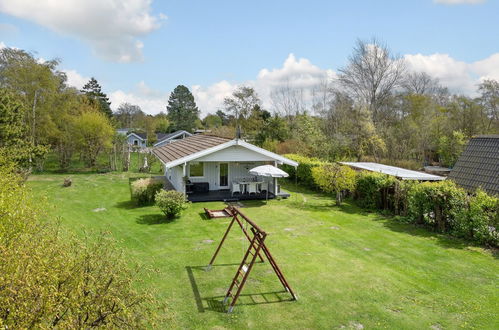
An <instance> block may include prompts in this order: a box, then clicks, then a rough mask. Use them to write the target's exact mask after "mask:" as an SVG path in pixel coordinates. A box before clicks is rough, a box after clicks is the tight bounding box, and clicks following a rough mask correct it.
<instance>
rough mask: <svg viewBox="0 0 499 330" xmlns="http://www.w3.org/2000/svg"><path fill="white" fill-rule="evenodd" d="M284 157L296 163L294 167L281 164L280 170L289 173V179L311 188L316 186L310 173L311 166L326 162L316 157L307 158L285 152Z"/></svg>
mask: <svg viewBox="0 0 499 330" xmlns="http://www.w3.org/2000/svg"><path fill="white" fill-rule="evenodd" d="M284 157H286V158H289V159H291V160H294V161H295V162H297V163H298V167H297V168H296V170H295V168H294V167H293V166H289V165H282V166H281V167H282V170H283V171H285V172H286V173H288V174H289V178H290V179H295V178H296V180H297V181H298V182H300V183H302V184H304V185H306V186H308V187H311V188H317V187H318V186H317V184H316V183H315V181H314V177H313V175H312V168H314V167H317V166H321V165H324V164H326V162H324V161H321V160H319V159H317V158H309V157H305V156H300V155H296V154H286V155H284Z"/></svg>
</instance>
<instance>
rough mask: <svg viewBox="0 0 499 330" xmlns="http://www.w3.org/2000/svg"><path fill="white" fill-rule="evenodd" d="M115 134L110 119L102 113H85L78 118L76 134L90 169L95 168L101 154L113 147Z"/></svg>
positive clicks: (75, 123)
mask: <svg viewBox="0 0 499 330" xmlns="http://www.w3.org/2000/svg"><path fill="white" fill-rule="evenodd" d="M114 133H115V131H114V129H113V127H112V126H111V124H110V123H109V119H108V118H107V117H106V116H105V115H104V114H102V113H101V112H97V111H90V112H84V113H82V114H81V115H80V116H79V117H78V118H76V120H75V122H74V134H75V138H76V141H77V146H78V148H79V150H80V152H81V153H82V155H83V158H84V160H85V163H86V165H87V166H88V167H94V166H95V165H96V163H97V157H98V156H99V154H100V153H101V152H102V151H104V150H105V149H107V148H109V147H111V143H112V139H113V136H114Z"/></svg>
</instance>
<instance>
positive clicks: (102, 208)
mask: <svg viewBox="0 0 499 330" xmlns="http://www.w3.org/2000/svg"><path fill="white" fill-rule="evenodd" d="M102 211H107V209H106V208H105V207H98V208H96V209H93V210H92V212H102Z"/></svg>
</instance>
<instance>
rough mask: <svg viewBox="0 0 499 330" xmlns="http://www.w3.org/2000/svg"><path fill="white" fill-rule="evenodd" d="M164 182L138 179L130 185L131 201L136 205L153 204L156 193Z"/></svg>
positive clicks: (152, 179)
mask: <svg viewBox="0 0 499 330" xmlns="http://www.w3.org/2000/svg"><path fill="white" fill-rule="evenodd" d="M163 186H164V182H163V181H161V180H158V179H154V178H144V179H138V180H135V181H133V182H132V184H131V185H130V190H131V195H132V201H134V202H135V203H136V204H137V205H148V204H151V203H153V202H154V197H155V196H156V193H157V192H159V191H161V189H163Z"/></svg>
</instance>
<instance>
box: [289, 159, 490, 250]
mask: <svg viewBox="0 0 499 330" xmlns="http://www.w3.org/2000/svg"><path fill="white" fill-rule="evenodd" d="M287 157H289V155H288V156H287ZM293 157H294V158H293V159H294V160H296V161H300V162H301V163H300V165H301V164H303V165H302V167H301V172H300V167H299V168H298V170H297V173H296V174H295V175H297V176H298V181H300V182H302V183H307V180H308V174H307V171H310V172H312V170H311V169H312V168H314V167H315V166H318V165H319V164H321V162H320V161H317V160H310V159H306V158H305V157H301V156H297V157H295V156H294V155H293ZM322 168H323V169H325V168H328V167H327V166H323V167H322ZM317 171H318V170H314V172H317ZM292 173H293V174H294V172H292ZM324 177H326V175H322V176H321V177H320V178H319V177H318V176H317V175H316V180H317V183H316V184H314V186H316V187H327V186H331V185H334V184H333V183H331V185H326V184H324V182H321V181H324ZM330 180H334V176H330ZM322 190H323V191H324V190H325V192H329V191H328V189H324V188H323V189H322ZM354 197H355V199H356V202H357V203H358V204H359V205H360V206H361V207H362V208H365V209H368V210H384V211H389V212H391V213H392V214H395V215H402V217H401V218H400V219H403V220H404V221H406V222H410V223H415V224H419V225H424V226H426V227H428V228H429V229H431V230H434V231H438V232H442V233H449V234H451V235H454V236H457V237H463V238H466V239H469V240H473V241H475V242H478V243H480V244H488V245H493V246H499V231H498V230H499V198H498V197H494V196H490V195H488V194H487V193H485V192H484V191H482V190H477V191H476V192H475V193H474V194H472V195H470V194H468V192H467V191H466V190H464V189H463V188H461V187H458V186H457V185H456V184H455V183H454V182H452V181H450V180H445V181H439V182H417V181H403V180H398V179H396V178H395V177H393V176H388V175H385V174H381V173H375V172H367V171H362V172H359V173H358V174H357V175H356V182H355V191H354Z"/></svg>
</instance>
